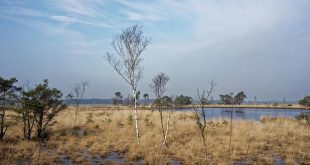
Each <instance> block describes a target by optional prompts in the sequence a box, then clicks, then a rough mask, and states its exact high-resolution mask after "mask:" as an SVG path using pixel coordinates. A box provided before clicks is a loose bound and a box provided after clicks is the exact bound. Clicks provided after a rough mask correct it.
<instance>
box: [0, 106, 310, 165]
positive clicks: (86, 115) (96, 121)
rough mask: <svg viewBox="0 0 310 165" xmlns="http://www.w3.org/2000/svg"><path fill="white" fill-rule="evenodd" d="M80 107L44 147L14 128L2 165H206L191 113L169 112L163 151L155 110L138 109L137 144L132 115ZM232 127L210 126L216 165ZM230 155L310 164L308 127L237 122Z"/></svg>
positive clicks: (223, 157) (224, 123) (290, 122)
mask: <svg viewBox="0 0 310 165" xmlns="http://www.w3.org/2000/svg"><path fill="white" fill-rule="evenodd" d="M82 109H84V110H82V111H81V112H80V117H79V118H78V122H77V124H76V127H75V128H74V130H73V129H72V125H74V122H73V121H72V120H70V111H72V112H74V109H73V108H69V109H68V110H66V111H64V112H62V113H61V114H59V116H58V117H57V118H56V121H55V122H54V123H53V125H52V126H51V127H50V130H49V135H50V136H49V139H48V141H46V142H44V143H41V144H39V143H38V142H35V141H30V142H27V141H23V140H22V139H21V137H22V130H21V127H20V126H18V125H17V126H15V127H12V128H11V129H10V130H8V133H7V136H6V139H5V141H3V142H1V144H0V147H1V150H0V160H1V161H2V162H1V163H3V164H12V163H14V162H15V163H16V162H18V161H19V162H20V161H23V162H24V163H25V162H26V163H27V162H29V163H30V162H31V163H32V164H55V163H60V162H64V161H72V162H77V163H78V164H90V161H95V162H96V161H97V162H101V163H103V164H111V163H112V164H113V163H114V164H118V163H124V164H133V163H140V164H173V163H176V162H181V164H205V160H206V159H205V155H204V152H203V149H204V147H203V146H202V145H201V140H200V134H199V131H197V130H196V129H198V128H197V126H196V125H195V122H196V121H195V117H194V116H193V113H192V112H174V113H172V114H171V124H170V127H169V129H170V134H169V136H168V139H167V143H168V144H169V148H163V147H162V135H161V131H162V130H161V124H160V116H159V113H158V112H156V111H153V112H152V111H140V114H139V116H140V118H139V121H140V123H141V144H140V146H138V145H137V144H136V143H135V140H136V139H135V131H134V129H135V127H134V119H133V116H134V112H133V111H130V110H119V111H116V110H96V111H93V109H92V108H89V107H82ZM72 112H71V113H72ZM163 113H166V112H163ZM229 129H230V124H229V120H225V119H221V120H213V121H208V122H207V127H206V132H208V138H207V141H206V145H207V146H208V160H209V161H210V162H212V164H227V162H229V160H228V159H229V132H230V130H229ZM39 146H41V147H39ZM111 152H116V153H117V155H119V156H121V157H124V162H122V161H119V162H113V161H111V160H107V159H105V158H107V157H108V156H109V154H111ZM231 154H232V155H231V159H232V162H235V163H239V164H274V163H275V161H278V160H280V159H283V160H284V161H285V162H286V163H287V164H294V163H300V164H302V163H303V164H310V126H309V125H308V124H304V123H303V122H301V121H298V120H295V119H285V118H265V119H262V122H254V121H241V120H235V121H234V123H233V133H232V151H231ZM97 157H100V158H102V159H99V158H98V159H97Z"/></svg>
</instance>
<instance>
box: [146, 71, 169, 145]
mask: <svg viewBox="0 0 310 165" xmlns="http://www.w3.org/2000/svg"><path fill="white" fill-rule="evenodd" d="M168 81H169V77H168V76H167V75H166V74H165V73H159V74H157V75H156V76H155V77H154V78H153V79H152V83H151V84H150V85H149V86H150V88H151V89H152V91H153V93H154V95H155V97H156V100H155V104H156V105H157V108H158V111H159V115H160V123H161V128H162V133H163V145H166V146H167V144H166V138H167V134H168V128H169V119H170V112H169V113H168V118H167V125H166V129H165V128H164V121H163V110H162V106H163V95H164V93H165V91H166V85H167V83H168Z"/></svg>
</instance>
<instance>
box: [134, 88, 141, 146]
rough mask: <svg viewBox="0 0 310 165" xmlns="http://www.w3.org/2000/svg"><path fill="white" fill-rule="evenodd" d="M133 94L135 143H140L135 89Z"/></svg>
mask: <svg viewBox="0 0 310 165" xmlns="http://www.w3.org/2000/svg"><path fill="white" fill-rule="evenodd" d="M133 96H134V101H135V103H134V104H135V120H136V136H137V144H140V133H139V121H138V120H139V119H138V110H137V97H136V90H135V89H134V90H133Z"/></svg>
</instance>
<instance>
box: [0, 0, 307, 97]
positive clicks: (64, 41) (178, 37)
mask: <svg viewBox="0 0 310 165" xmlns="http://www.w3.org/2000/svg"><path fill="white" fill-rule="evenodd" d="M134 24H140V25H143V27H144V32H145V35H146V36H148V37H151V38H152V44H151V45H149V47H148V48H147V49H146V51H145V52H144V53H143V57H144V61H143V66H144V68H145V70H144V78H143V79H142V81H141V83H140V86H139V89H140V90H141V92H142V93H145V92H147V93H150V89H149V87H148V84H149V83H150V81H151V79H152V77H153V76H154V75H155V74H156V73H158V72H165V73H167V74H168V75H169V76H170V82H169V84H168V91H167V93H166V94H167V95H179V94H185V95H191V96H194V95H195V91H196V89H202V88H208V82H209V81H210V80H214V81H216V82H217V84H218V85H217V87H216V91H215V93H214V97H215V98H218V94H224V93H228V92H235V93H236V92H238V91H241V90H243V91H245V93H246V94H247V96H248V100H253V98H254V96H257V98H258V100H282V99H283V97H285V98H286V100H296V99H299V98H301V97H303V96H304V95H307V94H308V95H309V94H310V65H309V62H310V1H309V0H298V1H296V0H235V1H231V0H195V1H193V0H157V1H154V0H147V1H130V0H115V1H112V0H42V1H36V0H28V1H23V0H10V1H8V0H0V57H1V58H0V76H2V77H6V78H8V77H13V76H14V77H17V78H18V79H19V80H20V82H22V81H24V80H26V79H28V80H30V82H31V84H33V85H34V84H37V83H39V82H41V81H42V79H45V78H48V79H49V80H50V83H51V85H52V86H54V87H57V88H59V89H61V90H63V92H64V93H68V92H69V91H70V88H71V87H72V86H73V85H74V84H75V83H77V82H80V81H82V80H87V81H89V82H90V88H89V90H88V91H87V97H88V98H111V97H112V95H113V93H114V92H116V91H121V92H122V93H123V94H124V95H127V94H128V93H129V92H130V90H129V89H130V88H129V86H128V85H127V84H125V82H124V81H123V80H122V79H121V78H120V77H119V76H118V75H117V74H116V73H115V72H114V71H113V69H112V67H111V66H109V64H108V63H107V62H106V61H105V59H104V58H103V57H102V56H104V55H105V54H106V52H107V51H113V49H112V47H111V44H110V43H111V39H112V37H113V34H118V33H120V32H121V30H122V29H123V28H125V27H128V26H131V25H134Z"/></svg>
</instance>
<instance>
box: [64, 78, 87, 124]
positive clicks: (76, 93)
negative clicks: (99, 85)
mask: <svg viewBox="0 0 310 165" xmlns="http://www.w3.org/2000/svg"><path fill="white" fill-rule="evenodd" d="M88 87H89V83H88V82H87V81H81V83H79V84H75V85H74V87H72V90H71V92H70V93H69V94H68V96H67V98H69V99H70V100H72V101H73V104H74V106H75V114H74V119H73V120H74V124H73V128H75V126H76V122H77V118H78V115H79V110H80V105H81V101H82V99H83V98H84V94H85V91H86V89H87V88H88Z"/></svg>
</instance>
